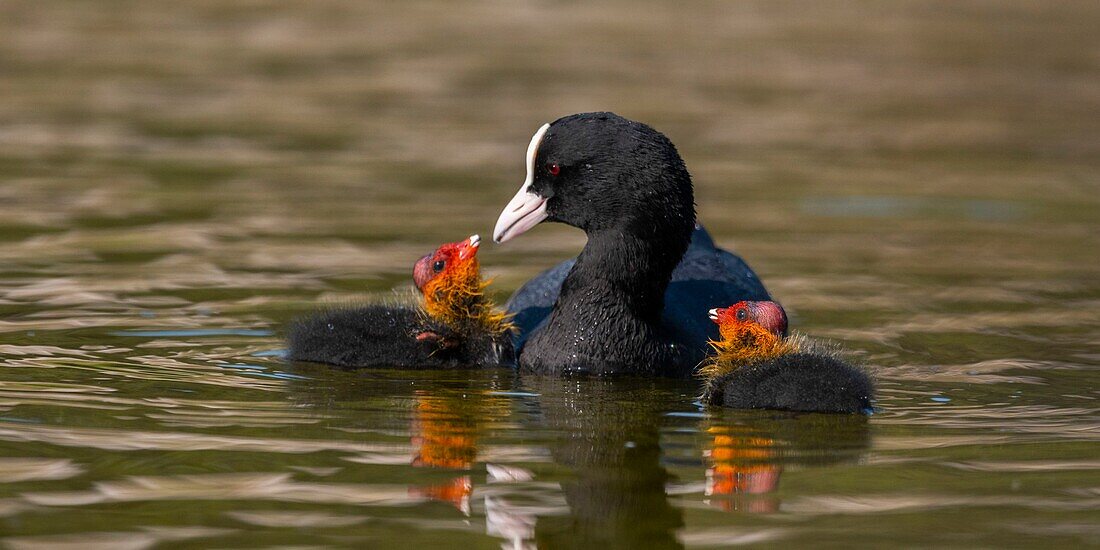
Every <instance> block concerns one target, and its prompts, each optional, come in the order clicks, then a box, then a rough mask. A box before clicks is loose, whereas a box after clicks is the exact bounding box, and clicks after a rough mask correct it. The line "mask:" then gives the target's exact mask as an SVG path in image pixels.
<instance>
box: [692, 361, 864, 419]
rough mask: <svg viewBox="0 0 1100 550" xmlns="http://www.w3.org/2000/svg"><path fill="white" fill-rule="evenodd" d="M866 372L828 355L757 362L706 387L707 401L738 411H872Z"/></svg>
mask: <svg viewBox="0 0 1100 550" xmlns="http://www.w3.org/2000/svg"><path fill="white" fill-rule="evenodd" d="M873 395H874V386H873V384H872V382H871V379H870V377H868V376H867V374H866V373H865V372H864V371H863V370H861V369H859V368H857V367H855V366H853V365H850V364H848V363H847V362H845V361H843V360H841V359H840V358H838V357H835V356H833V355H831V354H827V353H815V352H795V353H790V354H785V355H780V356H779V357H775V358H772V359H766V360H762V361H756V362H752V363H749V364H747V365H743V366H740V367H737V368H736V369H733V370H732V371H730V372H727V373H725V374H723V375H721V376H719V377H718V378H716V379H714V380H711V381H709V382H708V384H707V391H706V392H705V393H704V394H703V402H704V403H707V404H709V405H718V406H723V407H730V408H735V409H773V410H786V411H802V412H825V413H853V414H855V413H868V412H870V411H871V407H872V404H871V399H872V397H873Z"/></svg>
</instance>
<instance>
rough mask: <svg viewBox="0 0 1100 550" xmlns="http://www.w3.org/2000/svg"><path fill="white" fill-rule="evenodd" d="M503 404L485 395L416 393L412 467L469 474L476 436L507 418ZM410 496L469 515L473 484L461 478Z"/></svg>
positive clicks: (415, 490)
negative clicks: (494, 420)
mask: <svg viewBox="0 0 1100 550" xmlns="http://www.w3.org/2000/svg"><path fill="white" fill-rule="evenodd" d="M508 412H509V410H508V406H507V400H505V399H503V398H499V397H496V398H494V397H491V396H489V395H487V392H485V391H478V392H472V395H469V398H467V396H465V395H463V396H461V397H454V396H446V395H444V396H437V395H431V394H429V393H428V392H427V391H424V390H418V391H417V392H416V404H415V405H414V416H413V422H412V427H411V429H410V431H411V432H412V445H413V448H414V449H415V455H414V456H413V459H412V465H413V467H417V468H444V469H450V470H469V469H470V468H471V466H473V464H474V461H475V460H476V459H477V438H478V432H479V430H480V428H481V427H482V426H484V424H485V422H486V421H488V420H491V419H492V418H501V417H504V416H506V415H507V414H508ZM409 490H410V492H412V493H413V494H417V495H422V496H425V497H427V498H431V499H433V500H439V501H444V502H449V503H451V504H452V505H453V506H454V507H455V508H457V509H458V510H460V511H461V512H462V513H464V514H466V515H469V513H470V494H471V493H472V492H473V481H472V479H471V477H470V475H468V474H467V475H461V476H457V477H454V478H452V479H451V480H449V481H447V482H445V483H442V484H433V485H428V486H415V487H411V488H410V489H409Z"/></svg>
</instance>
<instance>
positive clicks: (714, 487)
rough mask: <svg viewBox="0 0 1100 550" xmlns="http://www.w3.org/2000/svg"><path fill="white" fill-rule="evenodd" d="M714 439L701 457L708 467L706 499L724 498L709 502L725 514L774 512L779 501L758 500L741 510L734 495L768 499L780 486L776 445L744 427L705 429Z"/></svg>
mask: <svg viewBox="0 0 1100 550" xmlns="http://www.w3.org/2000/svg"><path fill="white" fill-rule="evenodd" d="M707 433H709V434H711V435H712V436H713V439H712V442H711V446H710V448H709V449H708V450H706V451H704V455H703V456H705V457H706V458H707V459H708V461H709V462H710V463H711V465H710V466H709V467H708V468H707V487H706V493H705V494H706V496H708V497H710V496H717V497H727V498H718V499H714V500H708V501H707V502H708V503H710V504H713V505H714V506H717V507H718V508H720V509H721V510H724V511H726V512H734V511H744V512H776V511H778V510H779V499H777V498H774V497H766V498H757V499H753V500H749V501H747V502H746V504H747V505H746V506H744V507H742V506H741V502H742V501H741V500H738V499H734V498H728V497H735V496H737V495H742V494H744V495H767V494H768V493H772V492H774V491H775V490H776V488H777V487H778V486H779V474H780V473H781V472H782V471H783V469H782V467H780V466H779V464H778V463H777V462H776V460H775V459H776V455H777V454H778V451H777V449H776V442H775V440H774V439H772V438H770V437H761V436H759V435H757V434H754V433H752V432H751V431H749V430H747V429H745V428H744V427H743V426H737V427H726V426H713V427H711V428H709V429H707Z"/></svg>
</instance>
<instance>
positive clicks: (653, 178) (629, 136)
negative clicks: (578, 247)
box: [493, 113, 771, 376]
mask: <svg viewBox="0 0 1100 550" xmlns="http://www.w3.org/2000/svg"><path fill="white" fill-rule="evenodd" d="M543 220H548V221H554V222H560V223H564V224H568V225H572V226H574V227H577V228H580V229H582V230H584V232H585V233H586V234H587V236H588V243H587V244H586V245H585V247H584V250H582V251H581V253H580V255H579V256H578V257H577V258H576V259H574V260H569V261H566V262H564V263H562V264H560V265H558V266H557V267H554V268H552V269H550V270H548V271H546V272H544V273H542V274H541V275H539V276H538V277H536V278H534V279H533V280H531V281H530V282H528V283H527V284H525V285H524V286H523V287H521V288H520V289H519V290H518V291H516V293H515V294H514V295H513V296H512V298H511V300H509V302H508V304H507V308H508V311H509V312H510V313H512V314H514V315H515V318H514V320H515V324H516V326H517V327H518V329H519V331H518V333H517V337H516V350H517V352H518V353H519V354H520V355H519V363H520V366H521V367H523V368H526V369H529V370H534V371H536V372H543V373H555V374H561V373H575V372H587V373H595V374H611V373H633V374H660V375H673V376H688V375H690V373H691V371H692V369H693V368H694V367H695V366H696V365H697V364H698V363H699V361H701V360H702V359H703V358H704V357H705V356H706V350H707V345H706V344H707V342H708V341H709V340H711V339H713V338H715V337H716V336H717V331H716V330H715V328H714V325H713V324H711V323H709V322H707V321H706V319H700V318H699V317H700V316H699V315H698V313H697V312H699V311H707V310H709V309H711V308H713V307H717V306H722V305H727V304H731V303H734V302H738V301H741V300H770V299H771V298H770V296H769V295H768V292H767V291H766V290H765V289H764V286H763V285H762V284H761V282H760V280H759V279H758V278H757V276H756V274H755V273H753V271H752V269H750V268H749V266H748V265H746V264H745V262H744V261H743V260H741V258H739V257H737V256H735V255H733V254H730V253H729V252H726V251H724V250H721V249H719V248H717V247H715V245H714V242H713V241H712V240H711V238H710V236H709V235H708V234H707V233H706V231H705V230H703V229H702V227H699V226H697V225H696V223H695V205H694V195H693V191H692V184H691V176H690V175H689V174H688V171H687V169H686V168H685V167H684V162H683V160H682V159H681V158H680V155H679V153H677V151H676V147H675V146H673V145H672V142H670V141H669V140H668V138H666V137H665V136H664V135H663V134H661V133H660V132H658V131H656V130H654V129H653V128H650V127H649V126H647V125H645V124H641V123H639V122H634V121H631V120H627V119H625V118H623V117H620V116H618V115H615V114H613V113H583V114H576V115H570V116H567V117H564V118H560V119H558V120H557V121H555V122H553V123H552V124H547V125H544V126H543V127H542V128H540V129H539V130H538V132H536V133H535V135H534V137H533V138H532V139H531V144H530V145H529V146H528V149H527V179H526V180H525V181H524V182H523V186H522V187H521V188H520V190H519V192H518V193H516V196H515V197H514V198H513V199H512V200H511V202H509V203H508V205H507V206H506V207H505V208H504V211H503V212H502V213H501V215H500V218H499V219H498V220H497V224H496V228H495V230H494V232H493V239H494V240H495V241H497V242H500V243H503V242H505V241H508V240H510V239H512V238H514V237H516V236H517V235H519V234H521V233H523V232H525V231H527V230H528V229H530V228H532V227H534V226H535V225H536V224H538V223H539V222H541V221H543Z"/></svg>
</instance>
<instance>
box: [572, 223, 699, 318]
mask: <svg viewBox="0 0 1100 550" xmlns="http://www.w3.org/2000/svg"><path fill="white" fill-rule="evenodd" d="M655 229H656V228H647V230H646V231H643V232H641V234H638V232H628V231H626V230H622V229H604V230H590V231H589V232H588V244H586V245H585V247H584V250H582V251H581V253H580V255H579V256H578V257H577V263H576V265H574V266H573V269H572V270H570V272H569V275H568V276H567V277H566V279H565V282H564V284H563V285H562V290H561V295H560V296H559V298H558V303H557V306H556V307H555V310H557V311H563V312H572V311H575V312H577V313H579V314H581V315H587V316H591V317H602V316H603V315H607V314H612V315H616V316H621V315H625V316H627V317H632V318H634V319H636V320H638V321H642V322H644V323H646V324H649V325H650V326H656V325H657V323H658V322H659V320H660V317H661V312H662V311H663V310H664V299H665V290H666V289H667V288H668V283H669V280H670V279H671V278H672V271H673V270H674V269H675V268H676V265H677V264H678V263H679V262H680V259H681V258H682V257H683V255H684V252H685V251H686V250H687V246H688V242H689V239H690V229H689V230H688V232H686V233H684V234H683V236H682V239H680V238H679V237H680V233H682V232H681V231H679V230H677V229H671V230H669V231H665V232H663V233H664V234H661V232H659V231H656V230H655ZM574 306H576V307H574ZM585 306H589V307H585ZM592 306H594V307H596V308H600V309H597V310H593V309H590V308H591V307H592ZM609 310H610V311H609Z"/></svg>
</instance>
